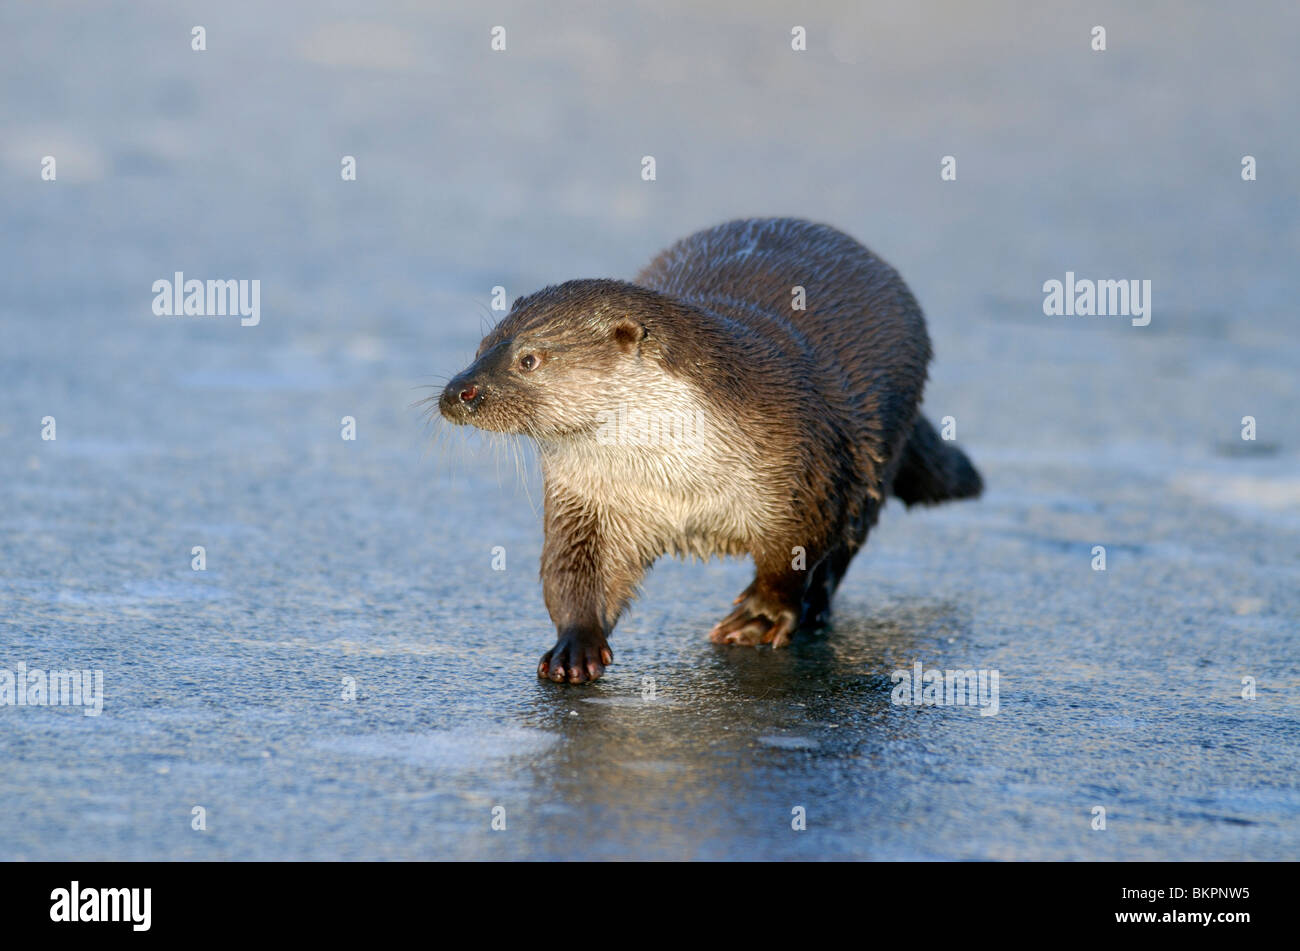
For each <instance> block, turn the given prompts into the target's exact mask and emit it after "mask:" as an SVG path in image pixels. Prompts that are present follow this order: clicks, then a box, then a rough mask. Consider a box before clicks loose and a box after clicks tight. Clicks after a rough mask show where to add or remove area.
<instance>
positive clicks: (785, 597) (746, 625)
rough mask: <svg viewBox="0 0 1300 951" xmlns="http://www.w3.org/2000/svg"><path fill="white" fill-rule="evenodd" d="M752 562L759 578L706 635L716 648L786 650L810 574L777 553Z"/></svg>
mask: <svg viewBox="0 0 1300 951" xmlns="http://www.w3.org/2000/svg"><path fill="white" fill-rule="evenodd" d="M785 550H786V551H788V550H789V549H788V548H787V549H785ZM754 560H755V562H756V567H757V568H758V576H757V577H756V578H755V579H754V582H753V584H751V585H750V586H749V587H748V588H746V589H745V590H744V591H743V592H741V594H740V597H738V598H737V599H736V607H735V609H734V610H733V611H732V612H731V613H730V614H728V615H727V616H726V617H724V618H723V619H722V620H721V621H719V622H718V623H717V624H715V625H714V626H713V630H712V631H710V632H709V640H711V641H713V643H715V644H750V645H753V646H757V645H759V644H771V645H772V646H773V647H774V648H776V647H785V646H786V645H787V644H789V643H790V637H791V635H793V634H794V632H795V630H796V629H797V628H798V627H799V620H800V618H801V617H802V614H803V602H804V596H805V594H806V593H807V590H808V584H809V574H810V572H808V571H807V570H803V571H800V570H797V569H795V568H793V567H792V566H791V564H790V559H789V557H788V556H787V555H782V554H780V552H779V551H778V553H776V555H775V556H768V557H765V556H763V555H761V554H756V555H755V559H754ZM809 560H811V556H810V559H809ZM819 561H820V559H819V560H818V562H815V563H819Z"/></svg>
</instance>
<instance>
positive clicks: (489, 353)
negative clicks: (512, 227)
mask: <svg viewBox="0 0 1300 951" xmlns="http://www.w3.org/2000/svg"><path fill="white" fill-rule="evenodd" d="M664 300H665V298H663V297H661V296H660V295H658V294H656V293H655V292H653V291H649V290H646V289H644V288H641V287H637V286H636V285H634V284H627V283H624V282H622V281H607V280H588V281H569V282H567V283H565V284H560V285H558V286H554V287H547V288H545V289H543V290H540V291H538V292H537V293H535V294H531V295H529V296H528V297H524V298H521V299H519V300H518V301H516V302H515V305H514V307H513V308H512V309H511V311H510V313H509V315H508V316H507V317H506V318H505V319H504V320H502V321H501V323H499V324H497V326H496V327H494V328H493V329H492V332H491V333H489V334H488V335H487V336H486V337H484V338H483V342H482V343H480V344H479V347H478V353H477V355H476V357H475V360H474V362H473V363H472V364H470V365H469V367H467V368H466V369H465V370H463V371H461V372H460V373H458V374H456V376H455V378H454V379H452V381H451V382H450V383H448V384H447V387H446V389H445V390H443V393H442V397H441V399H440V400H439V403H438V408H439V410H440V411H441V412H442V415H443V417H444V418H445V419H447V420H450V421H451V422H453V423H457V424H461V423H470V424H472V425H474V426H477V427H479V428H480V429H488V430H492V431H494V432H501V433H521V434H523V435H527V436H532V437H533V438H535V439H561V438H564V437H566V436H574V435H578V434H581V433H584V432H592V431H594V430H595V429H596V428H597V427H598V426H599V425H600V424H601V422H602V421H603V420H604V419H606V418H608V414H609V413H611V412H617V411H618V408H619V406H620V404H624V405H625V404H626V402H627V400H628V399H630V398H635V388H636V386H637V385H638V381H639V380H640V381H644V374H645V371H646V369H647V368H646V365H645V362H644V360H643V357H644V356H646V354H645V353H643V351H644V350H646V349H647V348H648V347H649V341H647V337H648V335H649V329H648V326H647V324H648V322H649V321H650V319H651V316H650V315H652V314H653V312H654V311H655V310H656V309H658V308H659V307H660V306H662V304H661V302H663V301H664ZM641 385H643V382H642V383H641Z"/></svg>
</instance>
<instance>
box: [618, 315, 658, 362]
mask: <svg viewBox="0 0 1300 951" xmlns="http://www.w3.org/2000/svg"><path fill="white" fill-rule="evenodd" d="M649 335H650V331H648V330H647V329H646V326H645V324H643V323H639V322H638V321H635V320H633V319H632V318H630V317H624V318H623V319H622V320H620V321H618V322H617V323H615V324H614V330H613V337H614V342H615V343H616V344H618V345H619V347H620V348H621V349H622V351H623V352H624V353H632V352H633V351H634V350H636V349H637V348H639V347H640V346H641V341H642V340H644V339H645V338H646V337H648V336H649Z"/></svg>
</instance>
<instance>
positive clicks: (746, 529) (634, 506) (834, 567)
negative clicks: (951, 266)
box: [441, 219, 982, 683]
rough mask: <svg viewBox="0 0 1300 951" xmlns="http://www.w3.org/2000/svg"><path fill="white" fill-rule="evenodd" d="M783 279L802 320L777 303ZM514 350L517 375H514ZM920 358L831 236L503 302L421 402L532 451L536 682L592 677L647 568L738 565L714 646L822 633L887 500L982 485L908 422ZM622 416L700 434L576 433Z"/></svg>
mask: <svg viewBox="0 0 1300 951" xmlns="http://www.w3.org/2000/svg"><path fill="white" fill-rule="evenodd" d="M796 285H798V286H802V287H803V288H804V289H805V296H806V310H802V311H800V310H794V309H793V308H792V300H793V288H794V287H795V286H796ZM530 355H531V356H532V357H534V359H535V360H536V361H537V365H536V366H534V367H533V368H532V369H524V368H523V367H522V366H521V364H520V361H521V360H523V359H524V358H525V357H527V356H530ZM930 356H931V353H930V342H929V338H928V336H927V334H926V329H925V321H924V318H923V316H922V313H921V309H920V307H919V306H918V305H917V303H916V300H915V299H914V298H913V296H912V294H911V292H910V291H909V290H908V289H907V287H906V285H905V284H904V283H903V281H902V279H901V278H900V277H899V275H898V273H897V272H896V271H895V270H894V269H893V268H892V267H890V266H889V265H888V264H886V263H885V262H884V261H882V260H880V259H879V258H878V257H876V256H875V255H874V254H872V253H871V252H870V251H868V250H867V249H866V248H864V247H863V246H862V245H860V244H858V243H857V242H856V241H854V240H853V239H852V238H850V237H848V236H847V235H844V234H842V233H841V232H839V231H836V230H835V229H833V228H830V227H827V226H825V225H817V224H812V223H809V222H806V221H798V220H793V219H753V220H745V221H733V222H730V223H728V224H724V225H720V226H718V227H716V228H712V229H709V230H706V231H701V232H699V233H697V234H694V235H691V236H690V237H688V238H685V239H683V240H682V241H679V242H678V243H676V244H674V245H673V246H672V247H670V248H668V249H667V250H665V251H664V252H662V253H661V254H659V255H658V256H657V257H656V258H655V259H654V260H653V261H652V262H651V263H650V265H649V266H648V267H646V268H645V270H643V271H642V272H641V273H640V274H639V275H638V276H637V278H636V281H635V283H627V282H622V281H611V280H581V281H570V282H567V283H565V284H561V285H558V286H555V287H548V288H546V289H544V290H542V291H539V292H538V293H536V294H533V295H531V296H528V297H525V298H522V299H520V300H519V301H517V302H516V304H515V306H514V308H513V309H512V310H511V312H510V314H509V315H508V316H507V317H506V318H505V319H504V320H503V321H502V322H501V323H500V324H499V325H498V326H497V327H495V328H494V329H493V330H492V331H491V332H490V333H489V334H488V335H487V337H485V338H484V340H483V342H482V344H481V345H480V347H479V352H478V356H477V358H476V360H475V362H474V364H473V365H472V366H470V367H469V368H468V369H467V370H465V371H464V372H463V373H461V374H459V375H458V376H457V377H456V378H455V379H454V380H452V381H451V383H450V384H449V385H448V386H447V389H446V391H445V392H444V394H443V396H442V402H441V406H442V412H443V415H444V416H446V417H447V418H448V419H451V420H452V421H453V422H469V423H473V424H474V425H477V426H480V427H482V428H485V429H492V430H499V431H506V432H518V433H523V434H525V435H528V436H531V437H532V438H533V439H534V440H536V442H537V445H538V448H539V450H540V456H541V462H542V469H543V475H544V479H545V530H546V542H545V546H544V548H543V553H542V581H543V591H544V595H545V600H546V605H547V609H548V610H549V612H550V614H551V618H552V620H553V621H554V622H555V624H556V629H557V636H558V639H557V643H556V646H555V647H554V648H552V650H551V651H548V652H547V653H546V655H544V657H543V658H542V661H541V663H540V664H539V668H538V673H539V675H540V676H543V677H549V678H550V679H553V680H557V681H561V680H567V681H569V682H572V683H579V682H583V681H586V680H594V679H596V678H597V677H599V676H600V674H601V673H603V671H604V667H605V664H607V663H609V662H610V661H611V660H612V653H611V652H610V650H609V647H608V636H609V634H610V632H611V631H612V629H613V627H614V624H615V623H616V622H617V620H618V617H619V615H620V614H621V613H622V611H623V610H624V609H625V607H626V606H627V604H628V602H629V600H630V599H631V597H632V596H633V594H634V592H635V589H636V587H637V585H638V583H639V582H640V580H641V578H642V577H643V575H644V573H645V571H646V570H647V569H648V568H649V567H650V566H651V565H652V564H653V563H654V561H655V560H656V559H657V558H659V557H660V556H662V555H664V554H677V555H687V556H703V557H710V556H713V555H742V554H749V555H751V556H752V557H753V559H754V565H755V569H756V575H755V579H754V582H753V583H752V584H751V585H750V586H749V588H747V589H746V590H745V591H744V592H742V594H741V596H740V597H739V598H737V599H736V605H737V606H736V608H735V610H733V611H732V612H731V613H730V614H729V615H728V616H727V617H726V618H724V619H723V620H722V621H720V622H719V623H718V625H716V626H715V627H714V629H713V632H712V634H711V637H712V639H714V640H715V641H718V642H726V643H748V644H757V643H771V644H773V646H776V647H780V646H783V645H784V644H786V643H788V642H789V640H790V637H791V635H792V634H793V633H794V632H795V631H796V630H797V629H798V628H800V627H808V626H814V625H818V624H821V623H823V622H824V621H825V620H826V618H827V616H828V614H829V610H830V601H831V596H832V595H833V594H834V591H835V589H836V587H837V586H838V584H839V582H840V580H841V578H842V577H843V575H844V572H845V570H846V569H847V567H848V564H849V561H850V560H851V559H852V557H853V555H854V554H855V553H856V552H857V551H858V549H859V548H860V547H861V546H862V544H863V543H864V542H865V540H866V536H867V532H868V531H869V529H870V527H871V526H872V525H873V524H875V522H876V519H877V516H878V514H879V511H880V507H881V505H883V503H884V500H885V498H886V496H887V495H888V494H893V495H895V496H897V497H898V498H900V499H901V500H902V501H904V502H905V503H907V504H909V505H911V504H914V503H918V502H921V503H935V502H940V501H944V500H946V499H952V498H965V497H970V496H975V495H978V494H979V492H980V491H981V489H982V484H981V481H980V477H979V475H978V473H977V472H976V471H975V469H974V468H973V467H972V466H971V464H970V461H969V460H968V459H967V458H966V457H965V455H964V454H963V453H962V452H961V451H960V450H958V449H957V448H956V447H954V446H952V445H951V444H950V443H945V442H944V441H943V440H941V439H940V438H939V436H938V434H937V433H936V432H935V431H934V429H933V427H932V426H931V425H930V424H929V423H928V422H927V421H926V420H925V419H924V418H922V417H921V416H920V415H919V414H918V412H917V407H918V405H919V403H920V401H921V396H922V391H923V389H924V386H925V380H926V367H927V364H928V363H929V361H930ZM471 385H472V386H473V388H474V389H473V390H469V389H467V388H468V387H470V386H471ZM470 392H472V393H473V394H474V396H473V399H471V400H468V401H466V400H464V399H463V395H464V394H466V393H470ZM628 407H632V408H633V409H634V410H644V411H646V412H648V413H650V414H657V415H659V416H667V415H672V414H679V415H689V414H691V413H694V414H695V417H692V418H702V419H703V420H704V421H705V423H704V429H705V432H704V434H703V435H704V438H703V439H702V440H699V439H697V441H696V442H694V443H692V444H690V445H680V444H677V443H674V442H669V443H668V444H655V445H639V444H636V443H635V442H633V443H631V444H613V445H611V444H608V443H607V442H602V441H601V439H599V438H597V434H598V433H600V432H601V427H602V424H603V423H607V422H608V420H609V419H610V418H611V414H612V413H617V412H618V411H619V410H620V408H622V409H623V410H624V411H625V410H626V409H627V408H628ZM696 435H697V436H698V435H700V434H698V433H697V434H696ZM799 550H802V551H803V552H804V563H803V567H802V568H800V567H798V566H797V558H798V551H799Z"/></svg>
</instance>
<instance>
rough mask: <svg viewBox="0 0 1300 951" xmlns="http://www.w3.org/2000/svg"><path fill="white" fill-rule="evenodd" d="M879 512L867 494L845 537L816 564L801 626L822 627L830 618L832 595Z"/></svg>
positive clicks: (877, 505)
mask: <svg viewBox="0 0 1300 951" xmlns="http://www.w3.org/2000/svg"><path fill="white" fill-rule="evenodd" d="M879 514H880V505H879V503H878V502H876V501H875V500H874V499H873V498H871V497H870V496H868V497H867V498H865V499H864V500H863V502H862V507H861V509H860V514H858V515H856V516H852V517H851V519H850V525H849V526H848V528H847V529H846V530H845V538H844V540H843V541H841V542H840V544H839V545H837V546H836V547H835V548H834V549H833V550H832V551H831V553H830V554H828V555H827V556H826V557H825V558H823V559H822V560H821V561H820V562H819V563H818V564H817V567H816V569H815V570H814V571H813V576H812V580H811V581H810V582H809V584H808V593H807V594H806V595H805V596H804V602H803V615H802V617H801V618H800V619H799V626H800V627H801V628H804V627H809V628H815V627H822V626H824V625H826V624H827V623H829V622H830V616H831V599H832V598H834V597H835V591H836V589H838V588H839V586H840V582H841V581H843V580H844V575H845V573H846V572H847V571H848V570H849V562H851V561H852V560H853V556H854V555H856V554H857V553H858V551H859V550H861V548H862V546H863V545H864V544H866V541H867V533H868V532H869V531H870V529H871V526H873V525H874V524H875V523H876V519H877V517H878V516H879Z"/></svg>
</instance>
